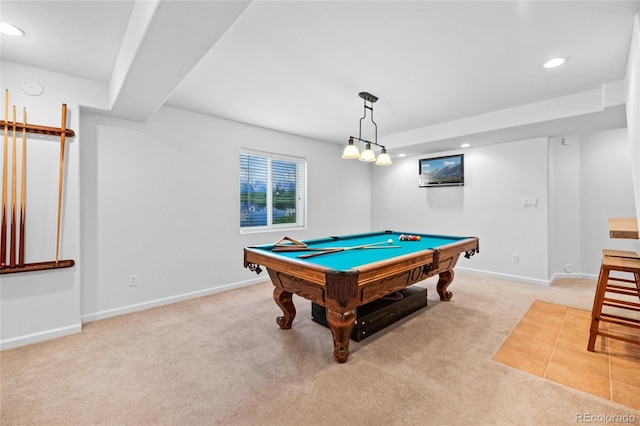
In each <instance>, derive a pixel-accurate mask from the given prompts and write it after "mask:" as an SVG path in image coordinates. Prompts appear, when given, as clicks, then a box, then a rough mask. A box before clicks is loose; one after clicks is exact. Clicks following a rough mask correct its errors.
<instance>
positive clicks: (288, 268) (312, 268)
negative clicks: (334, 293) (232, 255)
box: [244, 247, 327, 286]
mask: <svg viewBox="0 0 640 426" xmlns="http://www.w3.org/2000/svg"><path fill="white" fill-rule="evenodd" d="M250 264H255V265H262V266H264V267H265V268H268V269H269V268H271V269H273V270H276V271H280V272H287V273H289V274H295V275H297V276H299V277H301V278H304V279H306V280H309V281H311V282H313V283H315V284H318V285H321V286H324V285H325V279H326V271H327V267H326V266H322V265H316V264H313V263H310V262H305V261H304V260H301V259H296V258H287V257H282V256H280V255H279V253H278V252H271V251H268V250H263V249H262V248H256V247H245V249H244V267H245V268H247V267H248V266H249V265H250Z"/></svg>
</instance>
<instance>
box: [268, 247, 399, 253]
mask: <svg viewBox="0 0 640 426" xmlns="http://www.w3.org/2000/svg"><path fill="white" fill-rule="evenodd" d="M400 247H402V246H371V247H360V248H361V249H363V250H364V249H388V248H400ZM341 248H346V247H306V248H302V247H301V248H297V247H286V248H284V247H274V248H272V249H271V251H274V252H283V251H287V252H289V251H326V250H337V249H341Z"/></svg>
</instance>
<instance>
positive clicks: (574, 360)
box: [493, 301, 640, 409]
mask: <svg viewBox="0 0 640 426" xmlns="http://www.w3.org/2000/svg"><path fill="white" fill-rule="evenodd" d="M590 323H591V312H588V311H584V310H580V309H574V308H569V307H567V306H561V305H555V304H552V303H547V302H541V301H536V302H534V304H533V305H532V306H531V308H529V311H527V313H526V314H525V316H524V317H523V318H522V320H520V323H519V324H518V325H517V326H516V328H515V329H514V330H513V332H512V333H511V335H510V336H509V337H508V338H507V340H506V341H505V342H504V344H503V345H502V347H501V348H500V350H499V351H498V353H496V355H495V356H494V358H493V359H494V360H495V361H498V362H500V363H502V364H506V365H509V366H511V367H514V368H517V369H519V370H523V371H526V372H528V373H531V374H534V375H536V376H540V377H543V378H545V379H547V380H551V381H554V382H556V383H560V384H563V385H565V386H569V387H572V388H574V389H578V390H581V391H583V392H587V393H590V394H592V395H596V396H599V397H601V398H605V399H608V400H611V401H614V402H617V403H619V404H623V405H626V406H628V407H632V408H635V409H640V345H634V344H630V343H626V342H623V341H620V340H614V339H609V338H606V337H601V336H598V338H597V339H596V348H595V349H596V351H595V352H589V351H587V343H588V341H589V326H590ZM607 326H608V327H610V330H611V331H612V332H613V331H614V327H618V326H616V325H615V324H607V323H603V324H602V325H601V326H600V327H601V329H603V327H607ZM627 330H628V329H627ZM615 331H616V333H618V334H621V329H620V328H619V329H618V330H615ZM634 337H635V338H637V337H638V336H637V333H636V335H635V336H634Z"/></svg>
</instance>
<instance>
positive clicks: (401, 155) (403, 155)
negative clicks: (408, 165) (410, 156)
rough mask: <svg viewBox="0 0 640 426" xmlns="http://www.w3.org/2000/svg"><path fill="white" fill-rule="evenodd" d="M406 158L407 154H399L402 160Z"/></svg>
mask: <svg viewBox="0 0 640 426" xmlns="http://www.w3.org/2000/svg"><path fill="white" fill-rule="evenodd" d="M406 156H407V154H405V153H400V154H398V157H400V158H402V157H406Z"/></svg>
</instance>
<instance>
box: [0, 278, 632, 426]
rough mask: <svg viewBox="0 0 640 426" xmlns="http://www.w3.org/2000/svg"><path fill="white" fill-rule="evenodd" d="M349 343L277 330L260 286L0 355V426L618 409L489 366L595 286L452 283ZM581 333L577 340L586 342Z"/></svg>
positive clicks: (505, 415) (525, 420)
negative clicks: (540, 316)
mask: <svg viewBox="0 0 640 426" xmlns="http://www.w3.org/2000/svg"><path fill="white" fill-rule="evenodd" d="M421 285H422V286H424V287H426V288H427V289H428V291H429V307H428V308H426V309H423V310H421V311H419V312H418V313H415V314H413V315H411V316H409V317H408V318H405V319H403V320H401V321H399V322H398V323H396V324H394V325H392V326H390V327H388V328H387V329H385V330H383V331H381V332H379V333H377V334H375V335H374V336H371V337H369V338H367V339H365V340H363V341H361V342H353V341H352V342H351V344H350V345H351V356H350V358H349V362H347V363H346V364H337V363H335V362H334V361H333V356H332V347H333V344H332V339H331V333H330V331H329V330H328V329H327V328H325V327H323V326H321V325H319V324H317V323H315V322H313V321H312V320H311V314H310V312H311V306H310V305H311V304H310V302H308V301H306V300H303V299H301V298H298V297H294V302H295V303H296V307H297V310H298V315H297V318H296V319H295V321H294V323H293V328H292V329H291V330H286V331H285V330H280V328H279V327H278V326H277V325H276V324H275V317H276V316H277V315H279V314H280V310H279V308H278V307H277V306H276V304H275V303H274V302H273V299H272V296H271V293H272V288H273V287H272V285H271V284H270V283H264V284H259V285H255V286H252V287H246V288H242V289H238V290H233V291H229V292H225V293H221V294H216V295H213V296H209V297H204V298H199V299H194V300H189V301H185V302H180V303H176V304H173V305H169V306H165V307H160V308H155V309H150V310H147V311H143V312H139V313H134V314H130V315H124V316H120V317H115V318H110V319H107V320H102V321H97V322H94V323H90V324H87V325H86V326H85V328H84V330H83V332H82V333H80V334H77V335H74V336H68V337H64V338H59V339H55V340H52V341H48V342H43V343H38V344H34V345H30V346H26V347H22V348H16V349H10V350H6V351H3V352H1V353H0V356H1V360H0V366H1V371H0V381H1V389H0V390H1V399H0V402H1V407H0V409H1V416H0V423H2V424H3V425H25V424H46V425H52V424H72V425H90V424H114V425H115V424H117V425H127V424H131V425H165V424H166V425H169V424H181V425H182V424H192V425H206V424H211V425H218V424H219V425H300V424H306V425H333V424H352V425H368V426H369V425H374V424H376V425H377V424H391V425H424V424H432V425H468V424H473V425H497V424H501V425H505V424H506V425H508V424H514V425H516V424H517V425H527V424H530V425H534V424H535V425H547V424H554V425H561V424H567V425H569V424H572V425H574V424H576V420H577V419H578V416H581V415H583V414H584V413H591V414H592V415H602V414H605V413H606V414H607V415H612V416H613V415H627V416H629V415H631V416H635V418H636V419H637V420H636V421H639V422H640V412H638V411H637V410H634V409H632V408H630V407H627V406H624V405H621V404H617V403H615V402H611V401H607V400H605V399H602V398H599V397H596V396H593V395H590V394H588V393H585V392H581V391H578V390H575V389H572V388H570V387H567V386H564V385H560V384H558V383H554V382H551V381H549V380H545V379H543V378H541V377H537V376H535V375H532V374H529V373H525V372H522V371H520V370H517V369H514V368H511V367H509V366H506V365H504V364H501V363H499V362H496V361H494V360H493V356H494V354H496V352H497V351H498V350H499V349H500V347H501V346H502V344H503V342H504V341H505V340H506V339H507V337H508V336H509V335H510V333H511V332H512V330H513V329H514V328H515V327H516V325H517V324H518V322H519V321H520V319H521V318H522V317H523V315H524V314H525V313H526V312H527V310H528V309H529V307H530V306H531V304H532V303H533V302H534V301H535V300H542V301H548V302H551V303H556V304H562V305H565V306H571V307H575V308H578V309H590V306H591V303H592V300H593V291H594V289H595V282H592V281H565V282H561V283H558V284H557V285H554V286H551V287H545V286H539V285H529V284H522V283H517V282H511V281H507V280H500V279H495V278H488V277H483V276H477V275H471V274H463V273H458V274H457V276H456V278H455V280H454V282H453V284H452V285H451V286H450V287H449V290H451V291H453V293H454V295H453V299H452V300H451V301H450V302H440V301H439V300H438V299H437V293H436V291H435V279H434V278H431V279H429V280H427V281H426V282H423V283H421ZM587 332H588V331H587Z"/></svg>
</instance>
